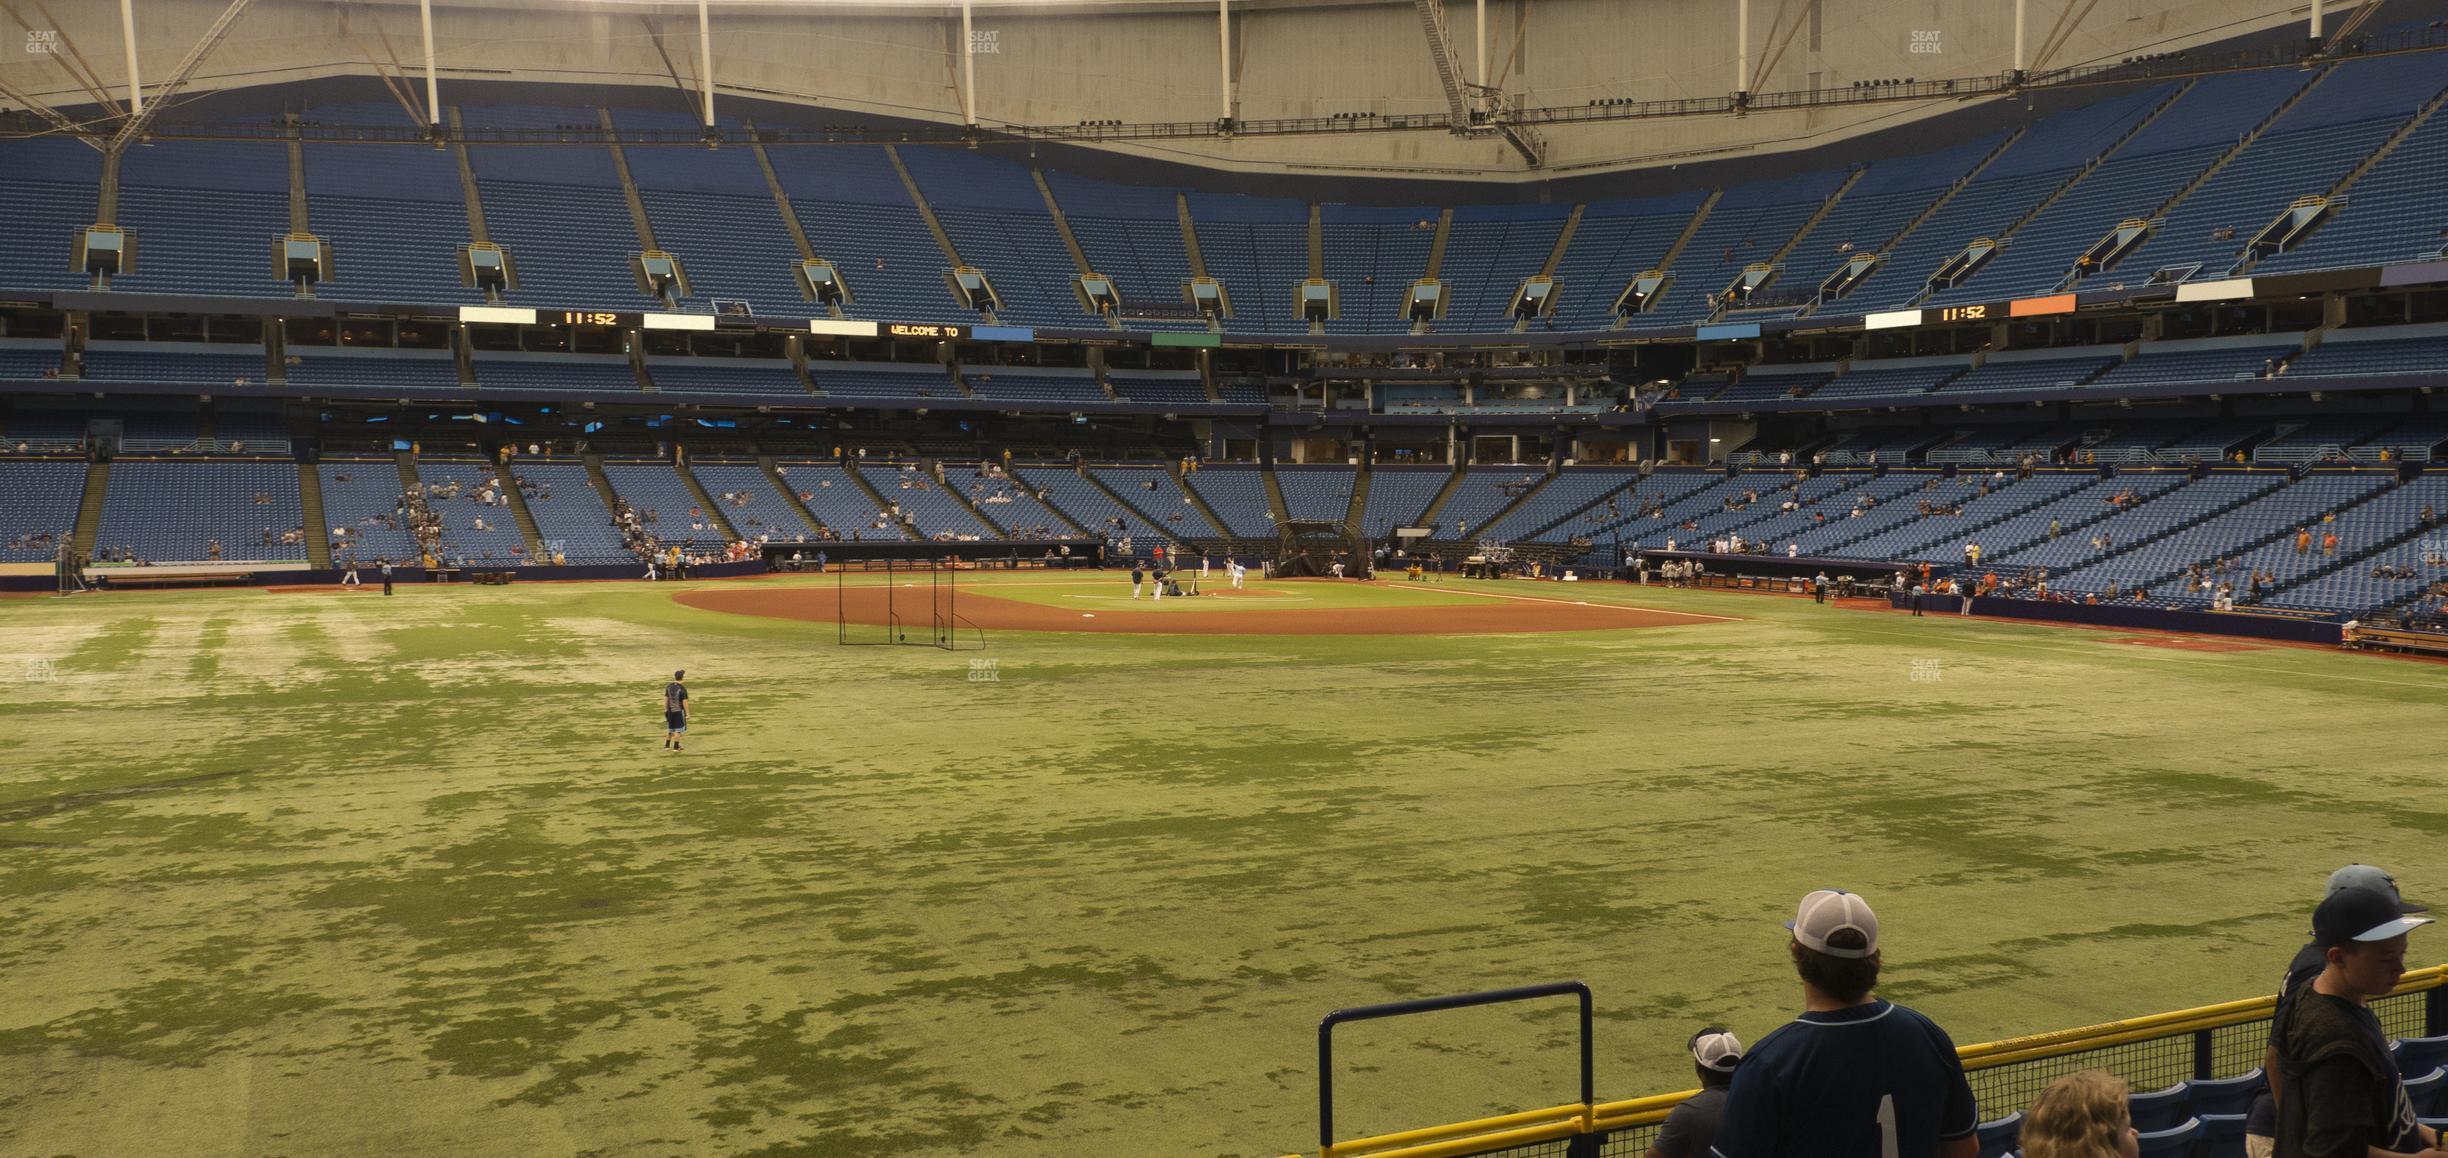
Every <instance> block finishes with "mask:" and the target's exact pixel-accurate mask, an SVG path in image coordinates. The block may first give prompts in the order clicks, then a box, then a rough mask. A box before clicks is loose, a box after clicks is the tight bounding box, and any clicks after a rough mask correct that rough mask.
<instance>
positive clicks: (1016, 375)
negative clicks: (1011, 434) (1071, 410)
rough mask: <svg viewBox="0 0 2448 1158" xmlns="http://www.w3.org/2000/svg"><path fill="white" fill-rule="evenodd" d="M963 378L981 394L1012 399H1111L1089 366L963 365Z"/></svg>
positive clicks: (1069, 400)
mask: <svg viewBox="0 0 2448 1158" xmlns="http://www.w3.org/2000/svg"><path fill="white" fill-rule="evenodd" d="M961 381H963V382H966V383H968V385H969V389H970V390H971V391H973V392H975V393H976V394H977V396H978V397H980V398H995V399H1004V400H1009V401H1013V402H1109V401H1111V399H1109V398H1107V397H1105V391H1104V390H1102V389H1100V388H1098V386H1097V383H1096V376H1095V375H1094V374H1093V373H1091V372H1089V371H1087V370H1068V369H1041V368H1038V367H1033V366H963V367H961Z"/></svg>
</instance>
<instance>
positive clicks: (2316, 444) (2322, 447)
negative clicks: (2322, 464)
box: [2252, 414, 2396, 463]
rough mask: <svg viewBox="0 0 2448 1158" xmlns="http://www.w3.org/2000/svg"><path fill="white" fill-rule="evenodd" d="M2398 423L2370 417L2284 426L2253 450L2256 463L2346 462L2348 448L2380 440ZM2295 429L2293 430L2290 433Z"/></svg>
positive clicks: (2385, 418)
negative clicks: (2276, 434) (2334, 459)
mask: <svg viewBox="0 0 2448 1158" xmlns="http://www.w3.org/2000/svg"><path fill="white" fill-rule="evenodd" d="M2395 423H2396V419H2395V418H2394V417H2393V416H2389V415H2377V414H2366V415H2356V416H2352V417H2344V418H2321V419H2315V420H2313V421H2311V422H2305V423H2300V424H2299V423H2291V422H2290V423H2283V424H2281V426H2280V430H2279V433H2278V436H2277V437H2276V438H2272V439H2270V440H2269V441H2268V442H2264V443H2262V444H2261V445H2259V446H2256V447H2254V448H2253V452H2252V457H2253V461H2254V462H2269V463H2279V462H2314V461H2318V460H2320V459H2325V458H2332V457H2334V458H2345V457H2347V455H2346V450H2347V448H2348V447H2352V446H2356V445H2359V444H2361V443H2364V442H2367V441H2370V440H2371V439H2373V438H2377V437H2379V435H2380V432H2381V431H2383V430H2386V429H2388V428H2389V427H2390V426H2392V425H2394V424H2395ZM2288 427H2292V429H2287V428H2288Z"/></svg>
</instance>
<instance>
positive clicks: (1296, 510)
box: [1275, 465, 1448, 523]
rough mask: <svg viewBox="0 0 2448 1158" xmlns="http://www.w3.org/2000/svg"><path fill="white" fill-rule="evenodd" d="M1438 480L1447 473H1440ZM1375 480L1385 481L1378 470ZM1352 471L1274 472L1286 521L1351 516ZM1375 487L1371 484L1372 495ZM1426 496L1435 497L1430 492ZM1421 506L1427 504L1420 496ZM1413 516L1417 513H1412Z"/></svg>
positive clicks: (1290, 469)
mask: <svg viewBox="0 0 2448 1158" xmlns="http://www.w3.org/2000/svg"><path fill="white" fill-rule="evenodd" d="M1437 473H1438V476H1439V477H1440V478H1441V477H1443V476H1444V474H1446V473H1448V472H1444V471H1439V472H1437ZM1374 477H1375V478H1377V479H1379V480H1382V479H1384V478H1385V477H1386V473H1385V471H1384V470H1379V471H1378V472H1377V473H1376V474H1375V476H1374ZM1352 482H1353V475H1352V469H1351V468H1350V467H1348V466H1291V465H1278V466H1277V467H1276V468H1275V485H1276V486H1277V487H1280V488H1282V490H1283V497H1284V506H1286V507H1288V508H1290V509H1289V510H1287V511H1286V512H1285V515H1286V517H1288V518H1290V519H1292V520H1294V521H1295V522H1302V523H1340V522H1342V521H1343V520H1344V519H1346V518H1349V517H1350V515H1351V496H1352ZM1375 485H1376V484H1375V483H1371V484H1370V486H1371V489H1372V491H1373V490H1374V489H1375ZM1428 493H1429V494H1435V493H1436V492H1435V491H1434V490H1433V489H1432V490H1430V491H1429V492H1428ZM1420 501H1421V502H1423V503H1424V502H1426V501H1427V498H1426V497H1425V496H1423V497H1422V498H1421V499H1420ZM1415 513H1416V512H1415Z"/></svg>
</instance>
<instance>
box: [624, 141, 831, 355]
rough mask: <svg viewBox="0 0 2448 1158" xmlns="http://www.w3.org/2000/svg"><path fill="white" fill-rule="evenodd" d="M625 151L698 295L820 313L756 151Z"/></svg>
mask: <svg viewBox="0 0 2448 1158" xmlns="http://www.w3.org/2000/svg"><path fill="white" fill-rule="evenodd" d="M613 116H614V120H615V121H616V122H617V123H618V124H619V125H620V127H621V128H622V129H625V130H635V129H665V130H686V129H689V128H692V127H694V126H695V124H696V123H697V122H695V121H694V120H693V119H691V118H683V117H676V116H671V115H669V114H662V115H659V116H648V115H646V114H642V113H638V112H635V111H632V110H620V111H617V112H615V113H614V114H613ZM621 152H622V156H623V158H624V159H625V160H626V161H627V162H628V165H629V179H630V180H631V181H632V182H634V183H635V184H636V185H637V191H638V200H639V201H641V202H643V203H644V204H645V206H646V220H647V221H648V222H650V223H651V224H652V225H653V226H654V238H655V244H656V245H657V246H659V247H660V248H662V249H663V250H664V251H666V252H668V253H670V254H672V255H673V256H675V257H678V258H679V259H680V268H681V270H682V271H684V272H685V273H686V274H687V275H688V282H689V289H690V290H691V291H692V296H695V297H698V298H726V299H730V300H735V301H738V300H744V301H746V302H747V303H748V304H749V307H750V308H751V309H752V310H753V311H754V312H756V313H757V314H759V315H762V316H766V317H784V318H790V317H809V316H812V315H814V314H815V313H816V312H817V306H816V304H815V303H813V302H810V301H809V300H807V295H806V294H805V293H804V292H802V291H801V290H800V288H799V273H798V269H799V260H800V254H799V245H798V243H797V242H795V241H792V240H791V235H790V230H789V229H788V228H786V227H784V225H783V224H782V214H781V211H780V210H778V209H777V208H775V206H774V199H773V193H772V192H771V191H770V190H769V189H768V188H767V187H766V184H765V172H764V170H763V169H762V168H760V167H759V166H758V165H757V160H756V154H755V153H754V152H751V151H749V150H747V149H715V150H711V151H708V150H706V149H704V148H702V147H698V146H681V145H630V146H627V147H625V148H623V149H622V150H621Z"/></svg>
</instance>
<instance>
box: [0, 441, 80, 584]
mask: <svg viewBox="0 0 2448 1158" xmlns="http://www.w3.org/2000/svg"><path fill="white" fill-rule="evenodd" d="M0 495H6V496H7V498H6V499H5V500H0V562H6V563H39V562H43V561H46V560H49V559H52V558H55V557H57V555H58V553H59V545H60V543H61V542H62V541H64V540H66V539H67V538H68V536H69V535H70V534H71V533H73V532H74V531H75V530H76V518H77V505H78V504H79V503H80V502H82V501H83V500H84V498H85V464H84V463H81V462H75V461H68V460H59V459H0Z"/></svg>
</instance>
